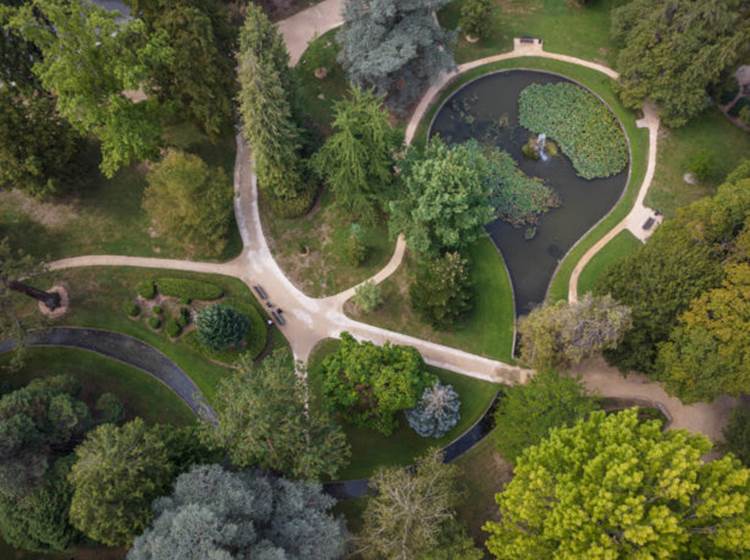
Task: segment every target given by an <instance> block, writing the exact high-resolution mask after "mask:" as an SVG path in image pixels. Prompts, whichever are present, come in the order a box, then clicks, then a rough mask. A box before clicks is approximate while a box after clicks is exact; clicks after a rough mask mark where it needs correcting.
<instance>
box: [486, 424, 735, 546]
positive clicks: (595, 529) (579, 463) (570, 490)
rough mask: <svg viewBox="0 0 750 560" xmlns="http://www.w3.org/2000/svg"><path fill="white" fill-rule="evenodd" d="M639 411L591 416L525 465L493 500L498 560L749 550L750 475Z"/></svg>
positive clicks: (522, 461)
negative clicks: (496, 511)
mask: <svg viewBox="0 0 750 560" xmlns="http://www.w3.org/2000/svg"><path fill="white" fill-rule="evenodd" d="M661 428H662V427H661V423H660V422H658V421H650V422H643V423H641V422H639V420H638V414H637V412H636V410H635V409H630V410H627V411H624V412H621V413H619V414H613V415H610V416H607V415H605V414H604V412H595V413H593V414H592V415H591V416H590V417H589V418H588V420H586V421H583V422H579V423H578V424H576V425H575V426H574V427H572V428H558V429H556V430H553V431H552V433H551V434H550V436H549V437H548V438H547V439H545V440H544V441H542V442H541V443H540V444H539V445H536V446H533V447H530V448H528V449H527V450H526V451H525V452H524V453H523V455H522V456H521V457H520V458H519V460H518V462H517V464H516V468H515V471H514V477H513V480H512V481H511V482H510V483H509V484H508V485H507V486H506V487H505V489H504V491H503V492H501V493H499V494H497V496H496V499H497V503H498V505H499V509H500V520H499V521H488V522H487V523H486V524H485V530H486V531H488V532H489V533H490V537H489V539H488V541H487V548H488V549H489V551H490V552H491V553H492V554H494V556H495V557H496V558H500V559H504V558H507V559H513V560H523V559H526V558H528V559H532V558H533V559H537V558H590V557H599V558H637V557H641V558H687V557H690V558H740V557H745V556H747V554H748V552H750V542H748V540H747V539H746V538H745V535H746V534H747V532H748V531H749V530H750V486H749V484H750V471H749V470H748V469H744V468H741V466H740V464H739V462H738V461H737V459H736V458H734V457H733V456H731V455H727V456H725V457H723V458H722V459H718V460H716V461H710V462H707V463H704V462H703V461H702V460H701V456H703V455H704V454H705V453H707V452H708V451H709V450H710V449H711V444H710V442H709V441H708V439H706V438H705V437H704V436H697V435H692V434H690V433H688V432H686V431H683V430H669V431H666V432H664V431H662V429H661Z"/></svg>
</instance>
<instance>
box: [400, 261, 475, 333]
mask: <svg viewBox="0 0 750 560" xmlns="http://www.w3.org/2000/svg"><path fill="white" fill-rule="evenodd" d="M473 288H474V286H473V284H472V281H471V276H470V274H469V261H468V260H467V259H466V258H464V257H463V256H462V255H461V254H460V253H458V252H453V253H445V254H444V255H443V256H441V257H439V258H436V259H428V258H425V259H421V260H420V261H419V263H418V264H417V273H416V275H415V277H414V281H413V283H412V285H411V286H410V287H409V296H410V298H411V305H412V307H413V308H414V309H415V310H416V311H417V313H419V315H420V316H421V317H422V319H424V320H425V321H427V322H428V323H430V324H431V325H433V326H434V327H436V328H439V329H447V328H450V327H451V326H454V325H455V324H456V322H458V321H459V320H461V319H462V318H463V317H465V316H466V314H467V313H469V311H471V309H472V308H473V306H474V302H473V299H474V289H473Z"/></svg>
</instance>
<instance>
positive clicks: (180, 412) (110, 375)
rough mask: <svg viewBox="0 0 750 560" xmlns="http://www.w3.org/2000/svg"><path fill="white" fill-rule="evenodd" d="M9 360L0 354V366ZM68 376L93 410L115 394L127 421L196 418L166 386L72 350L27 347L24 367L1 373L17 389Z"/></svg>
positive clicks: (186, 420)
mask: <svg viewBox="0 0 750 560" xmlns="http://www.w3.org/2000/svg"><path fill="white" fill-rule="evenodd" d="M7 360H8V358H7V356H2V355H0V365H1V364H3V363H4V362H6V361H7ZM61 374H66V375H71V376H73V377H75V378H76V379H77V380H78V381H79V382H80V384H81V395H80V398H81V399H82V400H83V401H84V402H86V403H87V404H88V405H89V407H90V408H91V409H92V410H93V408H94V404H95V403H96V399H97V398H98V397H99V396H100V395H101V394H102V393H114V394H115V395H117V397H119V399H120V401H122V403H123V405H124V407H125V415H126V418H127V419H132V418H135V417H140V418H143V419H144V420H145V421H146V422H150V423H162V424H174V425H187V424H192V423H193V422H195V420H196V417H195V415H194V414H193V412H192V411H191V410H190V408H188V406H187V405H186V404H185V403H184V402H182V401H181V400H180V398H179V397H178V396H177V395H175V394H174V393H173V392H172V391H171V390H170V389H169V388H167V386H166V385H164V384H162V383H161V382H159V381H157V380H156V379H154V378H153V377H151V376H150V375H148V374H147V373H145V372H143V371H141V370H139V369H136V368H132V367H130V366H127V365H125V364H122V363H120V362H118V361H116V360H111V359H109V358H105V357H104V356H101V355H99V354H94V353H93V352H87V351H85V350H77V349H74V348H30V349H29V350H28V353H27V355H26V361H25V362H24V366H23V368H21V369H20V370H18V371H14V372H8V373H4V374H3V378H2V380H3V384H4V385H7V386H8V387H11V388H13V389H17V388H19V387H23V386H25V385H26V384H28V383H29V381H31V380H32V379H37V378H41V377H49V376H52V375H61Z"/></svg>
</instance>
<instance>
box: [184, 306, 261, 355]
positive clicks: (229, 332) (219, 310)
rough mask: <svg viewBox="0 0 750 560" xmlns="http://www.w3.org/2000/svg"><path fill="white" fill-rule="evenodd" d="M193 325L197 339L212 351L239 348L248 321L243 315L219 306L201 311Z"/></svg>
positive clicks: (248, 325)
mask: <svg viewBox="0 0 750 560" xmlns="http://www.w3.org/2000/svg"><path fill="white" fill-rule="evenodd" d="M195 323H196V325H197V327H198V338H199V339H200V341H201V342H202V343H203V344H205V345H206V346H207V347H209V348H210V349H212V350H224V349H226V348H229V347H237V346H239V345H240V344H241V343H242V341H243V340H244V339H245V335H246V334H247V333H248V330H249V328H250V320H249V319H248V318H247V317H246V316H245V315H243V314H241V313H238V312H237V311H235V310H234V309H232V308H231V307H228V306H226V305H219V304H216V305H212V306H211V307H207V308H206V309H203V310H202V311H201V312H200V313H198V316H197V317H196V319H195Z"/></svg>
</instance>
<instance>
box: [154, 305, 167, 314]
mask: <svg viewBox="0 0 750 560" xmlns="http://www.w3.org/2000/svg"><path fill="white" fill-rule="evenodd" d="M151 311H153V313H154V315H161V314H162V313H164V310H163V309H162V308H161V305H154V306H153V307H152V308H151Z"/></svg>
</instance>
